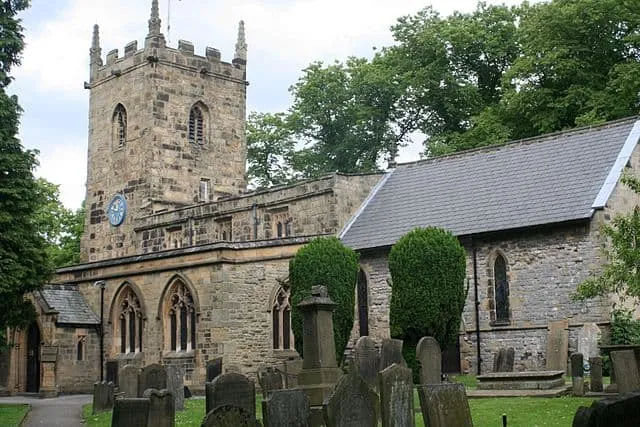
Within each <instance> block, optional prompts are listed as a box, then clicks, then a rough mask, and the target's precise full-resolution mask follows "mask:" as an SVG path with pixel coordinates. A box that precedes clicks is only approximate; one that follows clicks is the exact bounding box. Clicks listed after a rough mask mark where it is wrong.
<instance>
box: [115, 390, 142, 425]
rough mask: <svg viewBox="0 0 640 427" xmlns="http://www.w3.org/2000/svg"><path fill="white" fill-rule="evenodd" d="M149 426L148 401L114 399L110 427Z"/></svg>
mask: <svg viewBox="0 0 640 427" xmlns="http://www.w3.org/2000/svg"><path fill="white" fill-rule="evenodd" d="M148 424H149V399H144V398H137V397H136V398H132V399H116V401H115V405H114V406H113V416H112V418H111V427H131V426H142V427H144V426H147V425H148Z"/></svg>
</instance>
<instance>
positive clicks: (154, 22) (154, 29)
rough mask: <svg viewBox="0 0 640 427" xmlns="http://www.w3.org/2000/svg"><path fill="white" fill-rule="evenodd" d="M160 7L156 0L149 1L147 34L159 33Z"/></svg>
mask: <svg viewBox="0 0 640 427" xmlns="http://www.w3.org/2000/svg"><path fill="white" fill-rule="evenodd" d="M160 24H161V21H160V9H159V7H158V0H152V1H151V18H149V35H157V34H160Z"/></svg>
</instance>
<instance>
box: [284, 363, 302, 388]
mask: <svg viewBox="0 0 640 427" xmlns="http://www.w3.org/2000/svg"><path fill="white" fill-rule="evenodd" d="M283 365H284V386H285V387H286V388H296V387H298V374H299V373H300V371H301V370H302V359H295V360H285V361H284V363H283Z"/></svg>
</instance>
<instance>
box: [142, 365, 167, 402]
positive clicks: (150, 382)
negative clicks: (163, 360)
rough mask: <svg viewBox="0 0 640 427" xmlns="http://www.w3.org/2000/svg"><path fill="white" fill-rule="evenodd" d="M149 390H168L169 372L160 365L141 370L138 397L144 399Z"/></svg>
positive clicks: (148, 366)
mask: <svg viewBox="0 0 640 427" xmlns="http://www.w3.org/2000/svg"><path fill="white" fill-rule="evenodd" d="M148 388H155V389H156V390H162V389H164V388H167V370H166V368H165V367H164V366H162V365H160V364H159V363H152V364H150V365H147V366H145V367H144V368H142V369H141V370H140V375H139V376H138V397H142V394H143V393H144V391H145V390H146V389H148Z"/></svg>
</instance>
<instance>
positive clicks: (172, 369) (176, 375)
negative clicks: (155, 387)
mask: <svg viewBox="0 0 640 427" xmlns="http://www.w3.org/2000/svg"><path fill="white" fill-rule="evenodd" d="M167 390H169V391H170V392H171V394H172V395H173V399H174V401H175V410H176V411H182V410H184V368H182V367H181V366H173V365H169V366H167Z"/></svg>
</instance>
